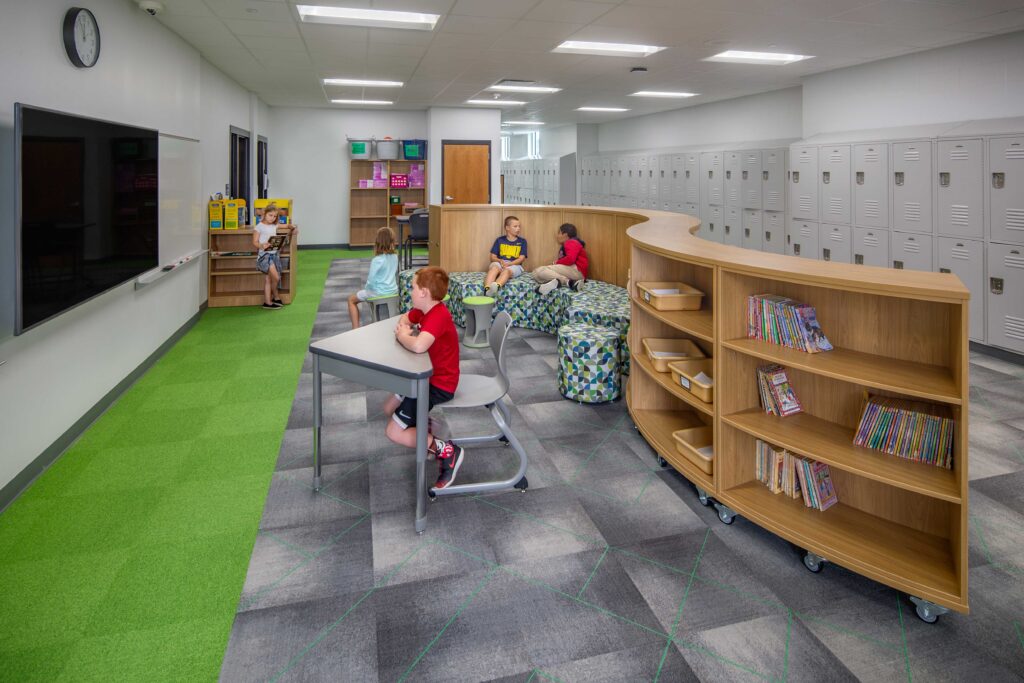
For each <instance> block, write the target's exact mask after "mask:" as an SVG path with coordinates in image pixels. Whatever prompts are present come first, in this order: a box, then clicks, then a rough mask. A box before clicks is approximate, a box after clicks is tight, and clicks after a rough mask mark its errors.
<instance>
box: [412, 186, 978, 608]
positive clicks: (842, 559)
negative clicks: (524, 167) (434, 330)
mask: <svg viewBox="0 0 1024 683" xmlns="http://www.w3.org/2000/svg"><path fill="white" fill-rule="evenodd" d="M507 215H515V216H518V217H519V218H520V220H521V221H522V223H523V235H524V236H525V237H526V238H527V239H528V240H529V249H530V259H529V260H528V261H527V264H526V265H527V266H528V267H536V266H537V265H539V264H544V263H550V262H551V259H552V258H553V256H554V254H555V252H556V251H557V243H556V242H555V238H554V234H555V231H556V230H557V228H558V225H560V224H561V223H562V222H571V223H574V224H576V225H577V227H578V228H579V230H580V235H581V236H582V237H583V239H584V240H585V241H586V242H587V252H588V254H589V255H590V258H591V276H592V277H593V278H594V279H599V280H605V281H608V282H614V283H616V284H619V285H622V286H628V287H630V289H631V291H630V295H631V299H632V318H631V327H630V333H629V345H630V350H631V352H632V358H633V364H632V368H633V369H632V375H631V377H630V379H629V385H628V388H627V391H626V399H627V402H628V406H629V412H630V415H631V416H632V418H633V420H634V422H635V423H636V425H637V427H638V428H639V429H640V431H641V433H643V435H644V437H645V438H646V439H647V441H648V442H649V443H650V444H651V446H652V447H653V448H654V449H655V450H656V451H657V452H658V454H659V455H660V456H661V458H663V459H664V460H666V461H667V462H668V463H670V464H671V465H672V466H673V467H674V468H675V469H676V470H678V471H679V472H680V473H681V474H682V475H683V476H685V477H686V478H687V479H689V480H690V481H691V482H692V483H693V484H694V485H695V486H696V487H697V488H698V489H699V490H700V491H701V492H706V494H707V495H708V496H710V497H712V498H713V499H714V500H715V501H718V502H719V503H720V504H721V505H722V506H724V507H723V508H721V510H724V512H725V514H724V515H722V516H724V517H725V518H728V517H729V514H728V513H729V512H731V511H735V512H736V513H738V514H740V515H742V516H744V517H745V518H747V519H749V520H750V521H752V522H755V523H756V524H759V525H760V526H762V527H764V528H766V529H768V530H770V531H772V532H773V533H776V534H778V535H779V536H782V537H783V538H785V539H787V540H789V541H790V542H792V543H795V544H797V545H798V546H800V547H802V548H804V549H806V550H808V551H810V552H812V553H815V554H817V555H820V556H821V557H824V558H825V559H827V560H829V561H832V562H836V563H837V564H841V565H843V566H845V567H847V568H849V569H852V570H854V571H856V572H858V573H860V574H863V575H865V576H868V577H870V578H872V579H875V580H876V581H880V582H881V583H884V584H887V585H889V586H892V587H894V588H896V589H898V590H901V591H905V592H906V593H908V594H910V595H912V596H916V597H919V598H922V599H924V600H928V601H930V602H934V603H936V604H938V605H942V606H944V607H948V608H951V609H955V610H957V611H960V612H967V611H968V596H967V483H968V479H967V472H968V469H967V457H968V449H967V415H968V410H967V404H968V381H967V367H968V365H967V363H968V360H967V352H968V342H967V328H968V315H967V314H968V300H969V298H970V294H969V292H968V290H967V288H966V287H964V285H963V284H962V283H961V282H960V280H959V279H958V278H957V277H956V276H955V275H951V274H945V273H925V272H918V271H902V270H891V269H887V268H872V267H867V266H857V265H850V264H843V263H828V262H822V261H812V260H808V259H803V258H798V257H791V256H780V255H775V254H766V253H762V252H755V251H751V250H748V249H742V248H739V247H732V246H727V245H722V244H717V243H713V242H708V241H706V240H703V239H700V238H699V237H696V236H695V235H694V234H692V233H695V232H696V231H697V229H698V228H699V225H700V222H699V220H698V219H696V218H694V217H692V216H686V215H681V214H673V213H666V212H661V211H647V210H637V209H634V210H624V209H614V208H598V207H578V206H554V207H536V206H508V205H457V206H432V207H431V209H430V231H431V237H430V256H431V263H432V264H436V265H440V266H442V267H444V268H446V269H448V270H452V271H464V270H483V269H484V268H485V267H486V264H487V253H488V250H489V248H490V246H491V243H492V242H493V240H494V238H495V237H496V236H497V235H498V234H500V231H501V225H502V221H503V219H504V217H505V216H507ZM630 273H631V275H630ZM630 279H631V280H632V283H638V282H644V281H678V282H685V283H687V284H690V285H693V286H694V287H697V288H698V289H700V290H701V291H703V292H704V293H705V296H704V299H703V305H702V307H701V309H700V310H699V311H658V310H656V309H654V308H653V307H652V306H651V305H649V304H647V303H645V302H644V301H642V300H641V299H640V298H639V297H638V295H637V291H636V289H635V286H632V285H630V284H629V283H628V282H627V280H630ZM766 293H770V294H780V295H784V296H788V297H791V298H793V299H796V300H797V301H801V302H804V303H808V304H810V305H812V306H814V307H815V308H816V310H817V315H818V320H819V321H820V323H821V326H822V329H823V330H824V332H825V334H826V335H827V337H828V339H829V341H830V342H831V343H832V345H833V346H834V347H835V348H834V350H833V351H830V352H827V353H818V354H808V353H803V352H800V351H794V350H791V349H787V348H784V347H781V346H777V345H773V344H768V343H765V342H761V341H758V340H754V339H748V338H747V297H748V296H750V295H752V294H766ZM645 338H660V339H676V338H685V339H691V340H693V341H694V342H695V343H696V344H697V345H698V346H700V347H701V348H702V349H703V350H704V352H705V353H706V355H708V356H709V357H712V358H713V359H714V363H713V368H714V380H715V381H714V385H715V386H714V395H713V400H712V401H711V402H704V401H702V400H700V399H699V398H697V397H696V396H694V395H693V394H691V393H690V392H688V391H687V390H686V389H684V388H683V387H682V386H680V385H678V384H676V383H675V382H674V381H673V380H672V375H671V374H669V373H659V372H657V371H656V370H655V369H654V367H653V365H652V364H651V363H650V362H649V360H648V359H647V357H646V356H645V355H644V353H643V349H642V344H641V341H642V340H643V339H645ZM765 363H778V364H780V365H783V366H785V367H786V369H787V373H788V375H789V377H790V380H791V381H792V384H793V386H794V388H795V390H796V392H797V395H798V396H799V398H800V401H801V403H802V404H803V412H802V413H799V414H797V415H792V416H789V417H786V418H779V417H775V416H772V415H768V414H766V413H765V412H764V411H763V410H762V409H761V408H760V403H759V394H758V388H757V368H758V366H760V365H763V364H765ZM868 393H870V394H881V395H886V396H899V397H905V398H909V399H913V400H919V401H926V402H928V403H931V404H934V405H937V406H938V407H939V409H940V410H941V411H943V412H945V413H947V414H948V415H949V416H951V417H952V418H953V419H954V420H955V421H956V425H957V429H956V440H955V445H954V457H953V468H952V469H950V470H947V469H943V468H940V467H936V466H933V465H926V464H919V463H914V462H910V461H907V460H903V459H900V458H897V457H895V456H890V455H886V454H884V453H882V452H880V451H874V450H868V449H864V448H859V447H856V446H854V445H853V435H854V431H855V429H856V427H857V424H858V422H859V420H860V416H861V413H862V411H863V408H864V401H865V397H866V395H867V394H868ZM693 426H709V427H711V428H712V434H713V447H714V459H713V464H712V467H711V468H710V469H711V474H707V473H705V472H704V471H703V470H702V469H701V468H700V467H698V466H697V465H696V464H694V462H693V461H691V460H690V459H688V458H686V457H684V456H683V455H681V454H680V452H679V451H678V450H677V448H676V443H675V441H674V439H673V437H672V433H673V432H674V431H676V430H680V429H685V428H687V427H693ZM757 439H761V440H763V441H766V442H769V443H771V444H773V445H774V446H775V447H776V448H785V449H787V450H789V451H790V452H792V453H795V454H797V455H800V456H803V457H806V458H808V459H812V460H817V461H820V462H823V463H827V464H828V465H829V467H830V470H831V473H832V479H833V482H834V484H835V488H836V490H837V493H838V496H839V503H838V504H836V505H835V506H833V507H831V508H830V509H828V510H826V511H825V512H819V511H816V510H812V509H809V508H806V507H804V505H803V502H802V501H800V500H794V499H790V498H787V497H785V495H784V494H772V493H771V492H770V491H769V490H768V489H767V488H766V487H765V486H764V485H762V484H761V483H760V482H759V481H758V480H757V477H756V475H755V442H756V440H757Z"/></svg>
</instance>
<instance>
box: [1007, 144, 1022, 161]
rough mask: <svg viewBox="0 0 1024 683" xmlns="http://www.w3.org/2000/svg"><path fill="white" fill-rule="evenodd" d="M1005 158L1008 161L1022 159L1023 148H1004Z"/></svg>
mask: <svg viewBox="0 0 1024 683" xmlns="http://www.w3.org/2000/svg"><path fill="white" fill-rule="evenodd" d="M1006 158H1007V159H1010V160H1020V159H1024V147H1021V146H1020V145H1011V146H1009V147H1007V148H1006Z"/></svg>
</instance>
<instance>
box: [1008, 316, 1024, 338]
mask: <svg viewBox="0 0 1024 683" xmlns="http://www.w3.org/2000/svg"><path fill="white" fill-rule="evenodd" d="M1004 324H1005V329H1004V331H1005V332H1006V336H1007V337H1009V338H1010V339H1020V340H1022V341H1024V318H1018V317H1017V316H1015V315H1008V316H1006V318H1005V319H1004Z"/></svg>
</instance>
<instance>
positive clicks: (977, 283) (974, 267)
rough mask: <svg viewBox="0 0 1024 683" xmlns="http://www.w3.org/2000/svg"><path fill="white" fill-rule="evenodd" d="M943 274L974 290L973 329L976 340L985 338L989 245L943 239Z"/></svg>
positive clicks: (972, 333) (941, 266)
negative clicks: (986, 249) (986, 247)
mask: <svg viewBox="0 0 1024 683" xmlns="http://www.w3.org/2000/svg"><path fill="white" fill-rule="evenodd" d="M938 242H939V263H938V267H939V272H940V273H954V274H956V276H957V277H958V278H960V280H961V282H963V283H964V285H966V286H967V289H969V290H971V301H970V305H969V309H970V316H971V318H970V330H969V332H968V336H969V337H970V338H971V339H974V340H975V341H984V339H985V245H984V243H982V242H980V241H976V240H961V239H957V238H956V237H940V238H938Z"/></svg>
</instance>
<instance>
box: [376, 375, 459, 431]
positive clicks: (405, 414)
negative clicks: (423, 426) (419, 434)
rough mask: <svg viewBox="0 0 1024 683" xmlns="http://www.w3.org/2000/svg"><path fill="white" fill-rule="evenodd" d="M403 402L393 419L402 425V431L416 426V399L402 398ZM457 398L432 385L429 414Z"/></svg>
mask: <svg viewBox="0 0 1024 683" xmlns="http://www.w3.org/2000/svg"><path fill="white" fill-rule="evenodd" d="M401 398H402V402H401V403H400V404H399V406H398V409H397V410H395V414H394V415H392V416H391V417H392V418H393V419H394V420H395V422H397V423H398V424H399V425H401V427H402V429H405V428H407V427H415V426H416V402H417V401H416V399H415V398H409V397H408V396H402V397H401ZM453 398H455V394H453V393H452V392H450V391H445V390H444V389H438V388H437V387H435V386H434V385H433V384H431V385H430V392H429V393H428V395H427V405H428V406H429V407H428V408H427V412H428V413H429V412H430V411H431V410H433V409H434V406H436V405H440V404H442V403H447V402H448V401H450V400H452V399H453Z"/></svg>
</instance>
